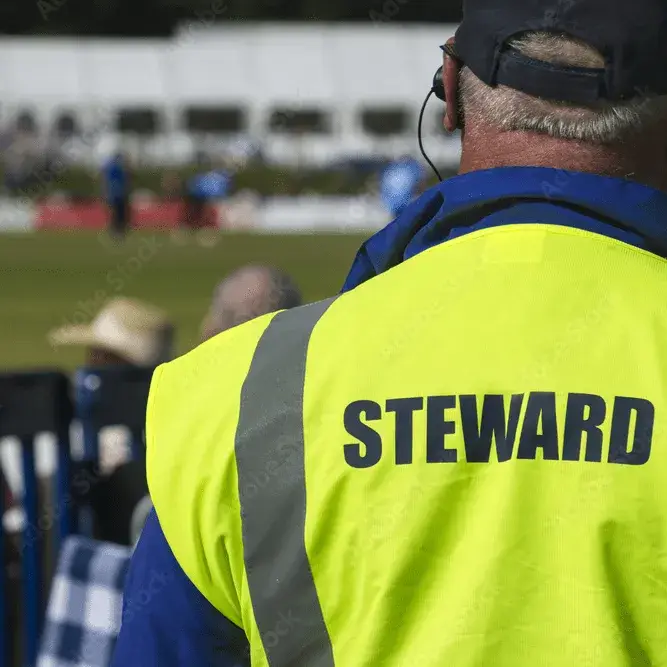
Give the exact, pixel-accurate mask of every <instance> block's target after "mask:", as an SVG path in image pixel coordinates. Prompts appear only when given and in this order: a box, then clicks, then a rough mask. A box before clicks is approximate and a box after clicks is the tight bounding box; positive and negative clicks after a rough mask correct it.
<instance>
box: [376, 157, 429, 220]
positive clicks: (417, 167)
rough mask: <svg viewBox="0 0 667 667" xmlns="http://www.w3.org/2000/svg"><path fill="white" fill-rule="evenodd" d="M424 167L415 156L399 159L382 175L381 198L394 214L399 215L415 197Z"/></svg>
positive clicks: (422, 176)
mask: <svg viewBox="0 0 667 667" xmlns="http://www.w3.org/2000/svg"><path fill="white" fill-rule="evenodd" d="M423 178H424V168H423V167H422V165H421V163H420V162H418V161H417V160H415V159H414V158H405V159H402V160H397V161H396V162H393V163H392V164H390V165H389V166H388V167H386V169H385V170H384V171H383V172H382V175H381V176H380V199H382V202H383V203H384V205H385V206H386V207H387V209H388V210H389V211H390V213H391V214H392V215H398V214H399V213H401V212H402V211H403V209H404V208H405V207H406V206H407V205H408V204H409V203H410V202H411V201H412V200H413V199H414V198H415V195H416V194H417V187H418V186H419V184H420V183H421V181H422V180H423Z"/></svg>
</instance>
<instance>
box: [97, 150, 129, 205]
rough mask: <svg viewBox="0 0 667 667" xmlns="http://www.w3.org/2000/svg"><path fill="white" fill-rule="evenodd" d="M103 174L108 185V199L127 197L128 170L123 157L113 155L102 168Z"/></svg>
mask: <svg viewBox="0 0 667 667" xmlns="http://www.w3.org/2000/svg"><path fill="white" fill-rule="evenodd" d="M102 176H103V178H104V183H105V186H106V193H107V199H109V200H116V199H124V198H125V197H127V194H128V193H127V189H128V177H127V170H126V169H125V165H124V164H123V161H122V160H121V159H119V158H118V157H117V156H114V157H112V158H111V159H110V160H109V161H108V162H107V163H106V164H105V165H104V167H103V168H102Z"/></svg>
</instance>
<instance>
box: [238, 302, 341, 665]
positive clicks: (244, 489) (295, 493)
mask: <svg viewBox="0 0 667 667" xmlns="http://www.w3.org/2000/svg"><path fill="white" fill-rule="evenodd" d="M334 300H335V297H334V298H332V299H327V300H326V301H319V302H317V303H313V304H310V305H307V306H302V307H301V308H296V309H294V310H288V311H284V312H282V313H278V315H276V316H275V317H274V318H273V320H272V321H271V323H270V324H269V326H268V327H267V329H266V331H265V332H264V334H263V335H262V337H261V338H260V340H259V343H258V345H257V349H256V350H255V355H254V357H253V360H252V363H251V365H250V370H249V372H248V376H247V377H246V380H245V383H244V385H243V389H242V392H241V411H240V415H239V423H238V427H237V431H236V445H235V447H236V465H237V469H238V481H239V499H240V501H241V520H242V523H243V551H244V560H245V567H246V573H247V576H248V587H249V589H250V598H251V600H252V606H253V611H254V614H255V620H256V622H257V626H258V628H259V632H260V634H261V637H262V643H263V645H264V650H265V652H266V656H267V658H268V661H269V665H271V667H288V666H290V667H294V666H296V665H298V666H299V667H333V665H334V660H333V650H332V647H331V640H330V638H329V632H328V630H327V627H326V624H325V622H324V617H323V615H322V609H321V607H320V602H319V600H318V597H317V591H316V590H315V582H314V580H313V574H312V571H311V569H310V563H309V562H308V556H307V554H306V544H305V524H306V480H305V470H304V442H303V387H304V381H305V374H306V354H307V351H308V343H309V341H310V335H311V333H312V331H313V329H314V327H315V325H316V324H317V322H318V321H319V319H320V318H321V317H322V315H324V313H325V312H326V310H327V308H328V307H329V306H330V305H331V304H332V303H333V301H334Z"/></svg>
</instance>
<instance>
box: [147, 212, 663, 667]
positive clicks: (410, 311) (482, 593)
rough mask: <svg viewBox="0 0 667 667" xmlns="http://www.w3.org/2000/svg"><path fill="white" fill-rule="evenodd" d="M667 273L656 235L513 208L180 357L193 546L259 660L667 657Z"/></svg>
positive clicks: (179, 487)
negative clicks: (619, 235) (629, 240)
mask: <svg viewBox="0 0 667 667" xmlns="http://www.w3.org/2000/svg"><path fill="white" fill-rule="evenodd" d="M666 295H667V262H666V261H665V260H664V259H662V258H660V257H657V256H655V255H653V254H650V253H648V252H646V251H643V250H641V249H638V248H635V247H632V246H629V245H627V244H625V243H622V242H620V241H617V240H613V239H610V238H607V237H604V236H601V235H597V234H594V233H590V232H586V231H581V230H577V229H572V228H569V227H557V226H550V225H538V224H535V225H530V224H522V225H509V226H502V227H494V228H491V229H486V230H481V231H476V232H472V233H470V234H467V235H465V236H463V237H461V238H458V239H455V240H452V241H449V242H446V243H443V244H441V245H438V246H436V247H433V248H431V249H429V250H426V251H424V252H422V253H421V254H419V255H417V256H416V257H414V258H412V259H410V260H408V261H406V262H404V263H403V264H400V265H399V266H397V267H396V268H394V269H391V270H389V271H388V272H386V273H384V274H382V275H380V276H378V277H376V278H374V279H372V280H370V281H369V282H367V283H364V284H363V285H361V286H360V287H358V288H356V289H354V290H353V291H351V292H349V293H346V294H344V295H342V296H339V297H337V298H332V299H330V300H328V301H323V302H319V303H316V304H312V305H308V306H305V307H302V308H299V309H296V310H291V311H283V312H281V313H279V314H273V315H269V316H266V317H262V318H259V319H257V320H254V321H252V322H250V323H248V324H245V325H243V326H240V327H238V328H236V329H233V330H231V331H229V332H227V333H224V334H222V335H220V336H218V337H216V338H215V339H213V340H211V341H209V342H208V343H206V344H204V345H202V346H200V347H199V348H197V349H196V350H194V351H192V352H190V353H189V354H187V355H185V356H184V357H182V358H180V359H178V360H176V361H173V362H171V363H169V364H167V365H164V366H162V367H160V369H159V370H158V372H157V373H156V376H155V379H154V381H153V386H152V388H151V396H150V401H149V411H148V422H147V435H148V477H149V486H150V490H151V494H152V498H153V502H154V504H155V507H156V511H157V514H158V517H159V520H160V524H161V526H162V528H163V530H164V533H165V536H166V538H167V540H168V542H169V544H170V546H171V548H172V550H173V552H174V554H175V556H176V558H177V559H178V561H179V563H180V565H181V566H182V568H183V569H184V571H185V572H186V574H187V575H188V577H189V578H190V579H191V580H192V582H193V583H194V584H195V585H196V587H197V588H198V589H199V590H200V591H201V593H203V595H204V596H205V597H206V598H207V599H208V600H209V601H210V602H211V603H212V604H213V605H214V606H215V607H216V608H217V609H218V610H219V611H220V612H221V613H222V614H224V615H225V616H226V617H227V618H228V619H230V620H231V621H233V622H234V623H236V624H237V625H238V626H240V627H242V628H243V629H244V630H245V632H246V635H247V637H248V639H249V643H250V647H251V657H252V664H253V666H259V667H267V666H269V665H270V666H271V667H286V666H288V665H292V666H298V667H311V666H317V667H333V666H334V665H335V666H336V667H362V666H370V665H374V666H375V665H377V666H381V667H407V666H419V667H422V666H424V667H442V666H445V665H452V666H456V667H491V666H493V667H537V666H538V665H539V666H541V667H544V666H549V667H575V666H576V667H582V666H591V667H593V666H595V667H628V666H630V665H632V666H633V667H634V666H635V665H637V666H638V665H656V666H657V665H661V664H667V510H666V508H667V440H666V437H665V436H666V435H667V432H666V428H667V421H666V415H667V307H666V306H665V303H666V302H667V296H666ZM174 613H177V610H175V612H174Z"/></svg>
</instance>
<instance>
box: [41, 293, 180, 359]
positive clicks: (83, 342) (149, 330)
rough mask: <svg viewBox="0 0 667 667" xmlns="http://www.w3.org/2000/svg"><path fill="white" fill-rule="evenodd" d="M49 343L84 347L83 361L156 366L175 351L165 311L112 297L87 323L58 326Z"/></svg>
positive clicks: (141, 302)
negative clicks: (84, 357) (84, 358)
mask: <svg viewBox="0 0 667 667" xmlns="http://www.w3.org/2000/svg"><path fill="white" fill-rule="evenodd" d="M49 340H50V342H51V344H52V345H55V346H60V345H79V346H82V347H85V348H86V364H87V365H89V366H109V365H117V364H131V365H134V366H147V367H150V366H156V365H158V364H161V363H163V362H165V361H169V359H171V357H172V356H173V351H174V325H173V323H172V322H171V321H170V320H169V318H168V316H167V314H166V313H165V312H164V311H162V310H161V309H159V308H156V307H155V306H153V305H151V304H147V303H144V302H143V301H139V300H137V299H128V298H125V297H119V298H116V299H112V300H111V301H109V302H107V304H106V305H105V306H104V308H102V310H100V312H99V313H98V314H97V315H96V316H95V318H94V319H93V321H92V322H90V323H89V324H75V325H69V326H65V327H61V328H59V329H56V330H54V331H52V332H51V333H50V334H49Z"/></svg>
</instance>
